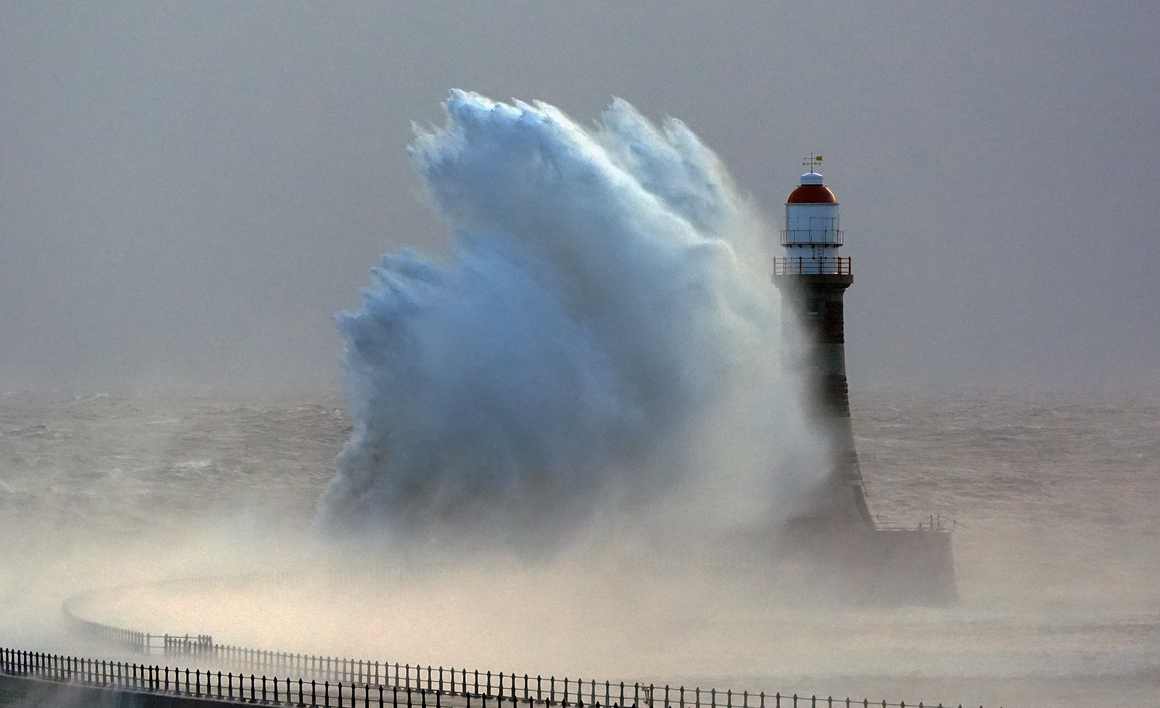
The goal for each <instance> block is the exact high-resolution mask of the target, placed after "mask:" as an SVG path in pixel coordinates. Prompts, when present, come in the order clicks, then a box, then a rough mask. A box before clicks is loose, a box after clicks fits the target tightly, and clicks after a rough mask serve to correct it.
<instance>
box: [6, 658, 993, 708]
mask: <svg viewBox="0 0 1160 708" xmlns="http://www.w3.org/2000/svg"><path fill="white" fill-rule="evenodd" d="M382 666H385V667H387V668H388V669H389V668H390V666H391V665H389V664H387V665H382ZM393 666H394V672H395V673H394V677H393V680H391V679H387V674H383V678H384V679H386V680H384V681H381V682H371V681H360V680H354V679H348V680H346V681H343V680H338V681H335V682H332V681H330V680H323V681H321V682H320V681H318V680H317V679H311V680H309V681H307V680H306V679H305V678H302V677H299V678H293V677H291V676H284V677H282V676H267V675H265V674H263V675H262V676H258V675H257V674H256V673H250V674H249V675H246V674H245V673H237V674H235V673H232V672H225V673H223V672H221V671H209V670H203V669H200V668H199V669H190V668H180V667H176V666H175V667H170V666H159V665H145V664H136V663H126V662H113V661H103V660H97V659H86V658H80V657H73V656H61V655H56V654H44V653H37V652H29V651H22V650H17V649H8V648H2V647H0V674H6V675H9V676H18V677H24V678H33V679H39V680H42V681H52V682H57V683H71V684H78V685H83V686H90V687H99V688H109V689H114V690H120V691H130V692H143V693H158V694H165V695H171V696H182V697H192V698H205V699H215V700H220V701H230V702H235V703H239V704H241V703H248V704H253V703H261V704H263V705H274V706H294V707H296V708H304V707H305V706H310V707H311V708H318V707H322V708H329V707H330V706H335V707H336V708H345V707H349V708H360V706H361V707H362V708H372V707H373V706H378V708H384V707H385V706H391V708H400V707H401V706H406V707H407V708H443V706H445V705H446V706H448V708H472V705H473V701H474V706H475V707H476V708H488V705H489V702H490V705H491V706H492V708H503V706H504V702H505V701H510V703H511V706H512V708H518V707H519V704H520V703H521V702H522V703H525V704H527V705H528V706H535V705H541V706H545V707H546V708H550V707H551V706H553V705H555V706H560V708H569V707H572V706H574V707H575V708H583V707H584V706H591V707H592V708H602V707H603V708H621V707H623V708H644V707H645V706H648V708H806V707H807V706H808V707H809V708H835V706H837V707H838V708H843V707H844V708H856V707H857V706H861V708H870V707H871V706H881V708H907V706H908V705H909V706H910V707H911V708H935V706H933V705H930V704H928V705H927V706H925V707H924V706H923V704H922V703H921V702H920V703H917V704H916V703H911V704H907V703H906V702H905V701H900V702H898V703H890V702H887V701H885V700H883V701H881V702H875V701H870V700H869V699H862V700H861V701H855V700H852V699H850V698H846V699H844V700H843V699H835V698H833V697H826V698H819V697H818V696H816V695H813V696H809V697H806V696H799V695H798V694H793V695H782V694H781V693H774V694H766V693H764V692H762V693H757V694H753V693H749V692H748V691H743V692H741V693H737V692H734V691H731V690H730V691H724V692H721V691H718V690H716V689H710V690H708V691H705V690H703V689H700V688H696V689H686V688H685V687H683V686H681V687H676V688H674V687H670V686H663V687H661V686H655V685H651V684H650V685H647V686H645V685H643V684H639V683H636V684H632V685H631V686H630V685H628V684H625V683H619V684H612V683H610V682H608V681H604V682H603V683H602V682H599V681H594V680H592V681H585V680H579V679H577V680H574V681H572V682H571V690H570V689H569V680H568V679H563V680H560V681H557V680H556V679H555V678H550V679H543V678H542V677H539V676H537V677H535V679H532V678H531V677H529V676H527V675H524V676H522V677H520V676H517V675H515V674H506V675H505V674H496V675H493V674H491V673H490V672H487V674H486V676H485V675H484V674H481V673H480V672H478V671H473V672H463V671H461V670H455V671H450V674H447V675H445V674H444V670H443V669H441V668H440V669H439V670H438V671H439V673H438V676H439V679H438V682H436V680H435V678H434V676H435V673H434V672H435V669H433V668H432V667H420V666H407V667H406V668H405V673H400V666H399V665H398V664H395V665H393ZM424 671H426V674H427V675H426V681H425V683H424V678H423V672H424ZM412 672H414V673H412ZM457 675H458V677H459V682H458V683H457V684H456V683H455V677H456V676H457ZM412 676H414V678H412ZM445 677H446V682H445V680H444V679H445ZM493 680H494V683H493ZM533 681H534V684H533ZM533 686H534V688H533ZM586 699H587V700H586ZM601 699H603V702H602V701H601ZM629 701H631V703H630V702H629ZM937 708H943V706H942V704H941V703H940V704H938V707H937ZM948 708H949V707H948ZM959 708H962V706H961V705H960V706H959ZM980 708H981V707H980Z"/></svg>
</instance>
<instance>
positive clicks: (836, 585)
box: [778, 517, 958, 607]
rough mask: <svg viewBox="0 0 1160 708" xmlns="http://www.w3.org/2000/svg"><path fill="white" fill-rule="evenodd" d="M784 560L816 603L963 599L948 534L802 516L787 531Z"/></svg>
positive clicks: (928, 602) (932, 602) (949, 601)
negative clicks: (957, 584) (834, 521)
mask: <svg viewBox="0 0 1160 708" xmlns="http://www.w3.org/2000/svg"><path fill="white" fill-rule="evenodd" d="M778 549H779V558H778V560H779V561H780V562H781V563H782V564H783V567H784V568H786V569H787V570H788V571H789V572H795V573H798V574H799V575H800V577H799V579H798V583H797V586H798V587H799V588H800V589H801V591H802V592H803V594H805V595H806V596H808V597H809V598H811V599H813V600H821V601H835V602H841V603H844V604H855V605H876V606H903V605H925V606H936V607H937V606H948V605H952V604H954V602H955V601H956V600H957V599H958V591H957V587H956V581H955V564H954V554H953V552H952V549H951V534H950V532H949V531H948V530H945V529H939V528H937V527H934V528H915V529H893V528H869V527H867V526H866V525H864V524H860V523H853V524H836V523H833V520H832V519H826V518H818V517H812V518H811V517H797V518H793V519H790V520H789V522H787V523H786V525H785V527H784V528H783V529H782V531H781V538H780V539H779V543H778Z"/></svg>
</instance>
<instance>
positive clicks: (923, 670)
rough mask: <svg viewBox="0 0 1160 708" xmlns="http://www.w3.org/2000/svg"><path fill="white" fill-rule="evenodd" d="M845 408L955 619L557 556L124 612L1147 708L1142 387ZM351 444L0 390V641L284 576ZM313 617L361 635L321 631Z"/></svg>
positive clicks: (555, 667)
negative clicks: (918, 528)
mask: <svg viewBox="0 0 1160 708" xmlns="http://www.w3.org/2000/svg"><path fill="white" fill-rule="evenodd" d="M853 406H854V416H855V430H856V433H857V435H858V439H857V443H858V447H859V453H860V455H861V458H862V461H863V469H864V472H865V474H866V477H867V484H868V487H869V490H870V492H871V494H872V495H873V498H872V502H873V504H874V505H875V510H876V511H877V512H879V513H880V514H882V515H883V516H885V517H887V518H889V519H890V520H892V521H896V522H899V523H916V522H917V521H919V520H920V519H925V518H927V515H928V514H938V515H941V516H943V517H948V518H951V519H955V520H956V521H957V523H958V529H957V531H956V532H955V536H954V543H955V554H956V565H957V572H958V581H959V591H960V595H961V601H960V603H959V604H958V605H957V606H956V607H954V608H951V609H948V610H933V609H913V608H909V609H908V608H902V609H881V610H874V609H866V608H863V609H859V610H850V611H846V610H840V609H835V608H829V609H825V610H817V611H814V610H805V609H803V608H800V607H792V606H780V605H777V604H776V603H763V602H762V601H761V598H760V593H759V592H758V591H757V590H756V589H755V588H759V587H760V584H756V585H755V584H754V582H753V579H752V578H749V579H746V580H745V581H744V582H738V579H737V578H730V577H718V578H710V579H709V581H708V582H706V581H705V579H704V578H701V579H700V580H699V581H698V582H697V583H696V584H690V583H682V582H680V581H679V580H676V579H673V578H670V579H666V578H658V577H647V578H646V577H632V576H615V575H614V576H612V577H611V580H610V578H609V577H607V576H600V575H599V574H597V573H592V574H591V575H589V574H588V573H587V572H586V569H585V566H584V564H585V562H586V559H587V560H590V559H591V556H578V557H574V558H571V559H569V560H568V561H567V563H568V565H567V568H566V570H567V574H568V575H567V582H560V578H559V577H558V574H559V573H560V572H561V571H560V568H559V567H558V566H545V567H541V568H538V569H532V570H527V571H521V572H518V573H517V572H513V573H512V574H511V575H509V576H504V575H502V574H501V575H495V576H488V575H486V574H482V573H480V571H479V569H478V568H477V567H474V566H464V567H460V568H456V569H453V570H452V571H449V572H448V573H447V574H444V575H440V576H435V577H430V578H427V579H415V580H412V581H410V582H407V583H396V582H393V581H388V580H385V579H384V580H382V582H381V584H380V585H379V586H377V587H373V593H372V594H371V595H370V596H368V595H367V594H366V593H360V594H358V596H353V595H352V596H349V597H348V596H345V595H344V594H343V593H344V589H343V588H341V587H333V586H326V587H324V588H321V589H320V588H319V587H318V586H317V583H319V582H321V581H319V579H318V578H319V576H318V575H317V574H316V573H314V572H313V564H312V562H311V561H309V560H306V561H303V558H307V559H309V558H310V557H311V556H309V555H306V556H302V555H299V556H296V557H294V560H293V562H295V563H298V564H299V567H301V568H302V569H303V576H302V577H303V580H302V583H301V584H300V585H301V588H300V591H301V593H300V594H295V593H296V592H297V591H295V590H294V588H293V587H291V588H290V589H287V588H285V587H283V588H281V589H279V590H278V594H277V595H276V596H274V597H275V599H274V600H273V601H272V604H273V606H274V607H276V611H275V612H270V610H269V607H265V608H264V607H262V606H261V604H262V603H260V602H259V603H257V604H256V605H249V606H247V609H246V610H245V613H243V614H242V615H238V614H231V615H230V616H229V620H228V621H222V619H221V617H220V616H217V617H215V613H216V615H221V614H222V612H221V607H222V606H223V605H224V604H228V601H227V600H222V601H221V602H222V603H223V605H217V606H216V607H215V606H212V604H213V603H210V605H211V606H206V605H205V604H204V603H203V604H202V605H196V607H197V608H198V609H196V610H190V609H189V608H190V607H193V606H195V605H191V604H190V603H185V604H184V605H183V608H184V609H183V610H182V612H184V614H182V612H177V613H176V614H175V615H173V616H166V617H165V619H164V620H163V621H161V622H162V623H163V624H165V626H164V627H155V626H154V625H153V624H152V623H153V622H154V621H159V620H155V618H154V616H153V615H155V614H164V613H165V609H164V607H163V605H164V603H163V602H161V603H160V605H162V606H156V604H157V598H153V599H152V601H153V602H154V605H150V604H149V603H148V602H146V601H145V600H142V601H141V603H139V604H137V605H134V606H133V607H135V608H136V610H133V609H131V610H130V611H129V619H130V620H132V621H134V622H136V623H138V624H139V625H140V626H141V628H143V629H147V630H152V631H156V630H158V629H160V630H169V629H170V624H169V623H171V622H172V623H177V624H181V623H184V624H185V625H186V626H187V627H188V628H189V629H190V630H191V631H195V632H196V631H201V628H203V627H205V628H207V629H206V631H212V633H213V634H214V636H215V639H217V640H218V641H222V642H228V643H250V644H254V643H260V644H262V645H265V646H268V647H269V648H277V649H281V648H285V649H289V650H300V651H327V650H334V651H343V652H347V653H351V652H353V653H360V654H365V655H368V656H372V655H373V656H374V657H384V658H386V657H395V658H398V659H400V660H403V661H407V660H411V661H418V662H422V663H433V664H444V665H453V664H454V665H467V666H470V667H479V668H483V669H489V668H490V669H494V670H502V671H512V670H515V671H518V672H520V673H523V672H524V671H529V672H540V671H543V672H544V673H557V674H565V673H566V674H569V675H570V676H573V677H576V676H577V675H580V676H582V677H584V678H588V677H589V676H593V675H594V676H596V677H598V678H609V679H616V678H618V677H623V678H628V679H631V678H633V677H638V678H642V679H646V680H655V681H658V682H661V683H665V682H671V683H673V684H674V685H676V684H680V683H685V684H688V685H693V684H697V683H699V684H701V685H717V686H721V687H726V686H734V687H736V688H738V689H742V688H746V689H751V690H766V691H775V690H780V691H782V692H793V691H797V692H801V693H806V694H808V693H819V694H834V695H842V696H845V695H847V694H848V695H852V696H855V697H863V696H865V697H869V698H871V699H872V700H873V699H876V698H877V699H878V700H881V699H882V698H887V699H889V700H892V701H896V700H899V699H904V700H906V701H907V702H908V703H910V702H911V701H912V700H913V701H914V702H917V701H919V700H922V701H924V702H928V703H937V702H939V701H941V702H944V703H953V704H958V703H960V702H961V703H964V704H972V703H973V704H975V705H979V704H985V705H1007V706H1012V705H1077V706H1078V705H1129V704H1131V705H1155V704H1156V699H1155V696H1156V695H1158V694H1160V543H1158V540H1160V515H1158V514H1157V510H1158V509H1160V463H1158V462H1157V460H1158V459H1160V395H1156V394H1154V393H1137V394H1131V395H1129V394H1083V395H1080V394H1043V393H1019V392H1017V393H1003V394H996V393H991V392H986V393H983V392H960V393H956V394H945V395H927V394H913V393H902V392H899V391H892V390H881V391H860V392H859V391H856V392H855V393H854V396H853ZM347 434H348V421H347V419H346V416H345V414H344V413H343V407H342V405H341V402H339V401H338V400H329V401H319V402H309V403H292V404H291V403H275V404H270V403H267V404H261V405H259V404H253V403H251V404H244V405H243V404H239V403H235V402H228V401H222V400H209V399H156V398H153V399H145V398H116V397H107V396H95V397H85V398H79V399H71V398H55V399H54V398H51V397H35V396H29V395H23V394H6V395H3V396H0V528H2V529H3V535H2V538H0V561H2V565H0V601H2V605H0V606H2V607H3V610H0V632H3V636H0V644H6V645H11V644H17V645H20V644H32V645H35V646H30V647H29V648H45V649H49V650H65V649H67V648H71V646H72V645H71V644H70V642H71V640H69V639H67V638H65V637H63V636H62V635H61V634H60V627H59V621H58V616H59V603H60V601H61V600H63V599H64V597H67V596H68V595H69V594H71V593H73V592H77V591H80V590H82V589H87V588H89V587H94V586H103V585H112V584H117V583H120V582H136V581H144V580H148V579H153V578H156V577H161V576H167V577H182V576H188V575H196V574H199V573H208V572H217V571H221V570H223V569H227V568H230V569H232V568H238V567H253V568H256V569H265V568H274V567H278V568H281V569H284V568H285V567H286V562H287V556H285V555H280V554H281V553H282V551H280V550H279V549H277V547H276V544H273V543H272V542H271V541H270V539H271V538H277V537H283V538H292V539H294V540H295V542H296V543H299V544H305V545H303V546H302V547H303V548H305V549H306V551H305V552H306V553H307V554H312V553H313V554H317V553H325V550H322V549H324V548H325V547H324V546H318V545H310V544H311V543H312V542H310V541H309V539H310V532H309V524H310V519H311V516H312V513H313V510H314V505H315V501H316V499H317V497H318V495H319V494H320V493H321V491H322V489H323V488H324V487H325V485H326V483H327V481H328V480H329V479H330V477H331V476H332V475H333V472H334V457H335V455H336V453H337V452H338V450H339V449H340V447H341V445H342V443H343V441H344V440H345V438H346V436H347ZM207 520H209V521H211V522H212V523H211V524H208V525H207V524H206V523H205V522H206V521H207ZM304 539H305V540H304ZM318 561H319V562H321V559H318ZM679 572H680V571H677V573H678V574H679ZM521 573H522V574H521ZM598 576H599V577H598ZM371 582H372V586H373V583H374V580H373V579H372V581H371ZM528 582H540V583H541V587H542V590H541V591H539V592H537V593H534V597H535V601H534V602H532V601H529V599H528V598H529V595H521V594H520V592H519V585H520V583H523V584H525V585H526V583H528ZM596 585H601V587H596ZM735 585H736V587H734V586H735ZM610 587H611V588H616V589H617V590H618V591H623V594H622V595H620V596H617V595H615V594H611V595H610V594H609V588H610ZM308 591H309V592H308ZM316 591H318V592H316ZM320 597H322V598H324V599H321V600H320ZM616 597H621V601H619V602H618V601H616V599H615V598H616ZM594 598H595V599H594ZM610 598H612V600H610ZM299 602H301V603H302V607H299V608H297V609H296V607H295V605H296V604H297V603H299ZM320 603H329V604H330V605H331V606H332V607H334V606H338V607H340V608H342V612H341V614H345V615H348V616H357V618H358V621H357V622H354V623H346V624H344V623H341V622H340V623H336V622H334V621H331V620H330V619H328V618H319V617H318V616H317V612H316V610H317V608H318V607H319V604H320ZM563 605H568V606H569V607H570V609H568V610H567V611H565V610H564V609H562V606H563ZM145 608H149V609H148V611H146V609H145ZM707 608H708V609H707ZM712 608H718V609H717V611H713V610H712ZM108 611H109V612H110V613H113V614H116V612H118V611H124V610H123V609H122V610H117V608H114V607H110V608H109V609H108ZM215 611H216V612H215ZM312 614H313V615H314V616H315V620H314V621H313V622H312V621H308V620H307V619H305V618H306V617H307V616H310V615H312ZM239 617H240V619H239ZM352 625H355V626H356V627H352ZM626 627H631V628H632V629H631V630H628V631H618V628H621V629H623V628H626ZM174 630H175V631H182V628H181V627H174ZM471 637H474V638H475V639H474V640H472V639H470V638H471ZM480 638H483V639H482V640H480ZM311 642H317V643H318V645H319V646H317V647H315V646H311ZM271 643H275V644H277V646H269V645H270V644H271ZM283 644H292V646H283ZM86 649H91V650H94V651H95V650H96V649H95V648H92V647H86ZM364 649H365V650H364Z"/></svg>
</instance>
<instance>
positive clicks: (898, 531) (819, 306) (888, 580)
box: [773, 156, 957, 605]
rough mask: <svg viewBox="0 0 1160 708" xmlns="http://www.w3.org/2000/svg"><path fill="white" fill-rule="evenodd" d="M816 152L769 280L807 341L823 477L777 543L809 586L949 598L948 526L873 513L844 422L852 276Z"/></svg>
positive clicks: (896, 600) (906, 598) (794, 198)
mask: <svg viewBox="0 0 1160 708" xmlns="http://www.w3.org/2000/svg"><path fill="white" fill-rule="evenodd" d="M821 161H822V158H821V157H820V156H818V157H810V158H807V159H806V160H805V162H804V164H805V165H806V166H808V167H809V168H810V171H809V172H807V173H806V174H804V175H802V176H801V183H800V184H799V185H798V186H797V187H795V188H794V190H793V191H792V192H790V195H789V198H788V199H786V202H785V229H784V230H782V232H781V245H782V247H783V248H784V249H785V251H784V255H782V256H778V257H777V258H774V263H773V282H774V284H775V285H776V286H777V288H778V290H779V291H780V292H781V295H782V313H783V315H784V319H785V320H786V321H796V322H798V323H799V324H800V325H801V328H802V331H803V333H804V341H805V347H804V348H803V351H802V353H801V357H800V360H799V362H798V364H799V368H800V371H801V373H802V377H803V381H804V384H805V385H804V386H803V388H804V393H805V396H806V404H807V407H808V410H809V412H810V415H811V418H812V419H813V423H814V425H815V426H816V427H817V428H818V430H819V431H820V432H821V434H822V438H823V439H824V441H825V449H824V455H825V461H826V464H827V467H828V474H827V475H826V477H825V478H824V479H823V480H822V481H821V482H820V483H819V484H818V486H817V487H816V488H814V489H813V490H811V493H810V495H809V496H808V498H807V499H806V500H805V503H804V504H803V505H802V507H801V508H800V509H799V512H798V515H797V516H795V517H793V518H791V519H789V521H788V522H787V523H786V526H785V528H784V530H783V534H782V548H783V550H787V551H788V552H789V553H790V557H793V558H798V559H802V558H804V559H805V560H806V561H807V562H808V564H807V565H808V567H811V568H813V573H814V574H815V575H814V577H813V582H814V590H813V591H812V592H821V593H825V592H831V593H833V592H836V593H838V594H839V595H841V596H842V597H843V598H844V599H847V600H852V601H854V602H858V603H863V602H871V603H884V604H933V605H947V604H950V603H953V602H954V601H955V598H956V597H957V591H956V588H955V585H956V583H955V566H954V555H953V553H952V549H951V535H950V529H951V528H953V525H951V526H945V525H944V524H943V521H942V518H941V517H940V518H939V519H938V520H937V521H936V519H935V517H934V516H933V515H932V516H931V517H930V518H929V520H928V521H925V522H924V521H922V520H920V521H919V523H918V524H916V525H911V526H900V525H897V524H884V523H881V522H880V521H878V518H877V516H876V515H874V514H873V513H872V512H871V510H870V504H869V502H868V501H867V499H866V497H867V494H866V488H865V485H864V484H863V481H862V470H861V468H860V467H859V466H858V453H857V452H856V451H855V449H854V427H853V425H852V424H851V421H850V390H849V387H848V386H847V383H846V335H845V313H844V310H843V307H842V297H843V295H845V293H846V289H847V288H849V287H850V285H852V284H853V282H854V269H853V262H852V260H851V258H850V257H849V256H842V255H840V253H841V250H840V249H841V248H842V241H843V238H842V229H841V225H840V223H839V220H838V198H837V197H836V196H835V195H834V193H833V192H832V191H831V190H830V188H829V187H827V186H826V183H825V180H823V179H822V176H821V175H820V174H818V173H817V172H816V171H815V168H816V167H817V165H818V163H820V162H821Z"/></svg>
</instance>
